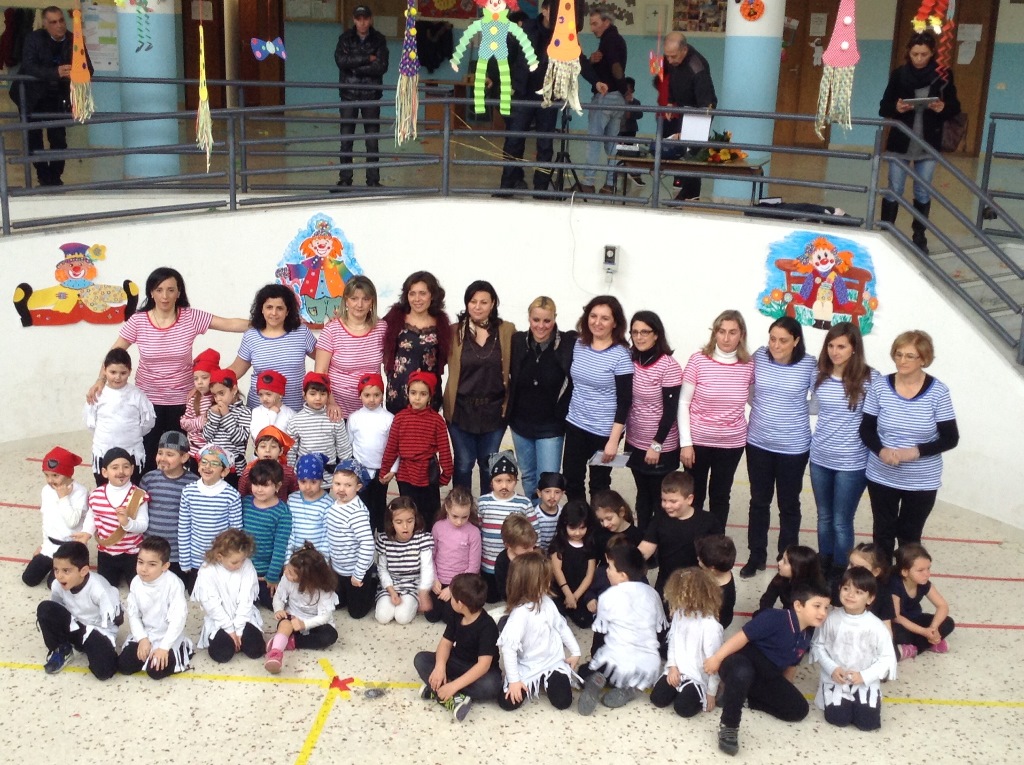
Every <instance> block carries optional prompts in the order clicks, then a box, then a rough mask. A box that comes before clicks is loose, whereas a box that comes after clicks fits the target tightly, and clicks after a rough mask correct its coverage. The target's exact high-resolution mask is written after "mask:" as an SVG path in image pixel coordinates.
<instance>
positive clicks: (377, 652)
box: [0, 432, 1024, 765]
mask: <svg viewBox="0 0 1024 765" xmlns="http://www.w3.org/2000/svg"><path fill="white" fill-rule="evenodd" d="M57 443H60V444H62V445H64V446H66V447H68V448H70V449H73V450H75V451H77V452H78V453H80V454H87V453H88V449H89V438H88V434H87V433H85V432H74V433H68V434H64V435H61V436H59V437H51V438H35V439H29V440H24V441H20V442H16V443H9V444H2V445H0V471H2V474H3V475H4V476H5V487H6V492H5V497H4V501H3V502H2V503H0V517H2V519H3V526H4V528H5V533H4V535H3V539H2V541H0V588H2V592H4V593H6V596H7V602H6V604H5V605H6V617H7V618H5V619H4V620H3V625H2V626H0V678H2V682H3V688H4V699H5V703H4V713H5V714H4V716H5V724H4V725H3V726H2V727H0V751H4V752H6V753H7V754H5V755H3V757H2V759H3V761H5V762H12V763H14V762H20V763H43V762H74V763H80V764H81V765H92V764H93V763H96V764H100V763H108V762H111V761H113V760H114V759H116V760H117V761H119V762H133V763H134V762H140V763H141V762H159V763H189V764H190V765H194V764H195V763H219V764H220V763H223V764H225V765H233V764H235V763H237V764H238V765H257V764H258V763H275V764H277V763H306V762H310V763H355V762H384V761H388V762H393V763H444V764H445V765H454V764H456V763H466V764H467V765H479V764H480V763H485V762H486V763H522V762H531V761H534V762H540V763H547V762H559V761H560V762H567V763H576V762H593V763H606V762H609V763H610V762H615V763H623V764H624V765H625V764H626V763H629V764H630V765H632V764H634V763H636V764H639V763H643V764H644V765H647V764H648V763H656V762H667V763H690V762H695V761H714V760H720V761H725V760H727V759H728V758H726V756H725V755H723V754H721V753H720V752H718V750H717V748H716V730H717V725H718V713H717V712H716V713H712V714H702V715H700V716H699V717H697V718H694V719H692V720H683V719H680V718H678V717H676V716H675V715H674V714H673V713H672V712H671V711H670V710H660V709H656V708H655V707H653V706H652V705H651V704H650V703H649V702H648V700H647V699H646V697H644V698H641V699H639V700H637V701H634V702H633V703H632V704H631V705H629V706H627V707H626V708H624V709H620V710H608V709H605V708H603V707H599V709H598V711H597V713H596V714H595V716H594V717H591V718H584V717H580V716H579V715H577V714H576V712H575V710H570V711H565V712H558V711H556V710H554V709H553V708H552V707H551V706H550V705H549V704H548V702H547V701H546V699H544V698H541V699H540V700H536V701H533V702H530V703H528V704H526V705H525V707H524V708H523V709H521V710H519V711H518V712H515V713H507V712H503V711H501V710H500V709H498V707H497V706H496V705H491V704H480V705H478V706H476V707H474V708H473V709H472V711H471V712H470V714H469V717H468V718H467V719H466V720H465V722H463V723H462V724H461V725H459V724H453V723H451V722H450V716H449V715H447V714H446V713H445V712H444V710H442V709H440V708H439V707H437V706H436V705H434V704H432V703H429V702H424V701H421V700H420V699H419V698H418V697H417V693H416V688H417V687H418V680H417V677H416V675H415V672H414V671H413V667H412V657H413V655H414V654H415V653H416V652H417V651H420V650H427V649H432V648H433V647H434V646H435V645H436V643H437V640H438V639H439V637H440V634H441V629H440V628H439V627H437V626H434V625H430V624H428V623H427V622H426V621H425V620H424V619H422V617H418V618H417V619H416V620H415V621H414V622H413V623H412V624H410V625H408V626H405V627H401V626H397V625H395V624H391V625H387V626H381V625H378V624H377V623H376V622H374V621H373V618H372V616H371V617H367V618H366V619H363V620H361V621H353V620H352V619H350V618H349V617H348V616H347V615H345V614H339V616H338V631H339V632H340V634H341V640H340V642H339V643H338V644H336V645H335V646H333V647H332V648H330V649H328V650H326V651H323V652H315V651H299V652H295V653H289V654H287V655H286V659H285V667H284V670H283V672H282V673H281V674H280V675H277V676H271V675H268V674H267V673H266V672H265V671H264V669H263V665H262V663H261V662H259V661H253V660H249V659H246V658H244V657H242V658H235V659H234V660H232V661H231V662H230V663H228V664H226V665H217V664H215V663H214V662H213V661H211V660H210V658H209V657H208V656H207V655H206V653H205V652H200V653H199V654H198V655H197V656H196V657H195V659H194V662H193V664H194V669H193V670H192V671H190V672H187V673H184V674H181V675H178V676H175V677H172V678H170V679H168V680H165V681H161V682H155V681H152V680H149V679H148V678H146V677H145V676H142V675H139V676H133V677H120V676H119V677H116V678H114V679H112V680H110V681H108V682H105V683H100V682H99V681H97V680H95V679H94V678H93V677H92V676H91V675H89V674H87V672H86V670H85V663H84V658H83V657H82V656H81V655H80V656H79V657H78V658H77V659H76V661H75V662H74V664H72V665H71V667H69V668H68V669H66V670H65V671H64V672H63V673H61V674H58V675H54V676H47V675H45V674H44V673H43V671H42V662H43V661H44V659H45V650H44V647H43V644H42V640H41V638H40V636H39V633H38V632H37V630H36V628H35V623H34V622H35V616H34V614H35V608H36V604H37V602H38V601H39V600H41V599H43V598H45V597H47V593H46V591H45V590H44V589H43V588H42V587H38V588H34V589H29V588H28V587H26V586H25V585H24V584H22V582H21V579H20V575H21V571H22V569H23V567H24V564H25V562H26V560H27V559H28V558H29V557H30V556H31V554H32V551H33V550H34V549H35V548H36V546H37V545H38V544H39V534H40V532H39V520H38V512H37V507H38V500H39V490H40V488H41V486H42V480H41V479H42V476H41V472H40V463H39V459H40V458H41V456H42V455H43V454H44V453H45V452H46V451H47V450H48V449H49V448H50V447H52V446H53V445H54V444H57ZM79 473H80V474H79V475H78V476H77V477H78V479H79V480H80V481H81V482H82V483H84V484H86V485H88V486H91V476H90V475H89V473H88V470H87V469H86V468H80V469H79ZM744 476H745V472H744V469H743V467H742V465H741V467H740V471H739V473H738V474H737V482H736V486H735V487H734V490H733V510H732V517H731V524H730V533H731V534H732V535H733V537H734V539H735V540H736V542H737V547H739V548H740V562H742V561H743V556H744V553H745V534H746V532H745V526H744V524H745V519H746V505H747V502H748V500H749V492H748V487H747V485H746V482H745V480H744V479H743V477H744ZM613 485H614V487H615V488H617V489H619V490H620V491H622V492H623V493H624V494H625V495H626V496H627V497H630V496H632V494H633V484H632V479H631V478H630V477H629V476H628V474H626V473H624V472H621V471H616V472H615V473H614V481H613ZM803 502H804V520H803V523H802V527H803V532H802V534H801V541H802V542H804V543H805V544H811V545H813V544H814V540H815V535H814V531H813V530H814V528H815V515H814V502H813V497H812V495H811V493H810V489H809V484H808V485H807V486H806V487H805V491H804V494H803ZM856 527H857V532H858V539H866V538H867V537H868V536H869V528H870V511H869V508H868V507H867V503H866V500H865V501H864V502H862V504H861V507H860V509H859V512H858V515H857V519H856ZM772 544H774V542H772ZM925 544H926V546H927V547H928V549H929V550H930V552H931V553H932V555H933V557H934V560H935V564H934V568H933V571H934V575H933V576H934V583H935V585H936V586H937V587H938V588H939V589H940V590H941V592H942V593H943V595H945V597H946V598H947V600H948V601H949V603H950V613H951V615H952V616H953V618H954V619H955V620H956V621H957V629H956V631H955V632H954V633H953V635H952V636H951V638H950V640H949V645H950V650H949V653H948V654H945V655H937V654H926V655H922V656H920V657H918V658H917V659H915V660H912V661H909V662H904V663H901V664H900V665H899V677H898V679H896V680H893V681H890V682H888V683H886V684H885V686H884V693H885V696H886V700H885V705H884V708H883V727H882V730H881V731H879V732H874V733H861V732H858V731H856V730H848V729H838V728H835V727H832V726H830V725H828V724H827V723H825V721H824V719H823V717H822V714H821V712H819V711H818V710H816V709H813V708H812V710H811V713H810V715H809V716H808V718H807V719H806V720H804V721H803V722H801V723H795V724H787V723H782V722H779V721H777V720H774V719H771V718H769V717H767V716H765V715H764V714H762V713H758V712H745V714H744V718H743V724H742V728H741V734H740V754H739V756H738V757H737V758H736V760H735V761H737V762H745V763H772V765H777V764H778V763H784V762H808V763H818V762H829V763H851V764H852V763H856V764H857V765H864V764H865V763H888V762H894V761H909V760H914V761H921V762H929V763H947V762H954V761H955V762H959V763H986V764H989V763H1011V764H1015V763H1019V762H1021V749H1020V742H1019V732H1020V730H1021V726H1022V724H1024V691H1022V685H1021V683H1020V682H1019V681H1017V680H1016V679H1015V677H1014V667H1019V666H1022V665H1024V643H1022V642H1021V640H1020V636H1021V634H1022V633H1021V630H1024V609H1022V608H1021V606H1022V604H1024V597H1022V595H1024V566H1022V565H1021V560H1022V552H1024V531H1022V530H1020V529H1015V528H1011V527H1008V526H1006V525H1003V524H1000V523H997V522H995V521H992V520H989V519H987V518H985V517H982V516H979V515H977V514H975V513H972V512H971V511H970V510H968V509H961V508H956V507H952V506H950V505H947V504H944V503H942V502H941V501H940V502H939V505H938V507H937V508H936V510H935V512H934V514H933V515H932V518H931V520H930V522H929V524H928V526H927V528H926V538H925ZM771 575H772V571H771V570H769V571H768V572H764V573H761V574H760V575H758V576H757V577H756V578H754V579H752V580H749V581H744V580H739V579H738V580H737V581H738V602H737V618H736V621H735V622H734V624H733V626H732V627H731V629H730V630H729V632H728V633H727V634H731V633H732V632H734V631H735V630H736V629H738V628H739V627H740V626H741V625H742V624H743V623H744V622H745V621H746V618H747V616H748V615H749V613H750V612H751V610H752V609H753V608H754V606H755V604H756V602H757V599H758V598H759V596H760V594H761V592H762V591H763V589H764V587H765V586H766V585H767V583H768V580H769V577H770V576H771ZM123 594H124V593H123ZM199 625H200V615H199V610H198V606H196V604H192V606H191V613H190V617H189V622H188V631H189V634H190V635H192V636H193V637H194V636H196V634H197V633H198V631H199ZM125 633H126V628H124V627H123V628H122V630H121V637H122V639H123V637H124V636H125ZM577 634H578V636H579V638H580V643H581V645H583V646H584V647H586V646H589V644H590V638H589V635H583V634H582V633H580V632H579V631H577ZM586 655H587V651H586V650H584V656H586ZM817 676H818V670H817V667H815V666H807V665H806V664H805V665H803V666H801V667H800V670H799V672H798V675H797V685H798V686H799V687H800V689H801V690H803V691H804V692H805V693H807V694H812V693H813V690H814V687H815V682H816V678H817Z"/></svg>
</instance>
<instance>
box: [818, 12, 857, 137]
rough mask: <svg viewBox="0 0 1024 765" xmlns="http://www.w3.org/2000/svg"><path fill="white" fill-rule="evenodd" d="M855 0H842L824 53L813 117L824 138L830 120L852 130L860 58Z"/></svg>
mask: <svg viewBox="0 0 1024 765" xmlns="http://www.w3.org/2000/svg"><path fill="white" fill-rule="evenodd" d="M856 13H857V8H856V3H855V0H839V13H838V15H837V16H836V25H835V27H833V28H832V37H831V39H830V40H829V41H828V48H826V49H825V55H824V56H822V62H823V63H824V64H825V71H824V72H823V73H822V75H821V87H820V89H819V90H818V115H817V118H816V119H815V120H814V132H815V133H817V135H818V138H820V139H822V140H825V136H824V135H822V131H823V130H824V129H825V128H826V127H827V126H828V124H829V123H830V122H838V123H839V124H840V125H842V126H843V127H844V128H846V129H847V130H849V129H850V128H851V127H853V125H852V124H851V123H850V117H851V114H850V99H851V98H852V96H853V72H854V68H855V67H856V66H857V62H858V61H860V53H859V52H858V50H857V23H856Z"/></svg>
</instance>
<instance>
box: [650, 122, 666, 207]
mask: <svg viewBox="0 0 1024 765" xmlns="http://www.w3.org/2000/svg"><path fill="white" fill-rule="evenodd" d="M664 125H665V115H664V114H661V113H660V112H659V113H658V115H657V117H656V118H655V120H654V165H653V166H652V167H651V183H653V184H654V188H653V189H651V209H654V210H657V209H658V205H659V204H661V199H660V197H661V132H662V128H663V127H664Z"/></svg>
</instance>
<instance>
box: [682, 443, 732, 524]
mask: <svg viewBox="0 0 1024 765" xmlns="http://www.w3.org/2000/svg"><path fill="white" fill-rule="evenodd" d="M693 452H694V460H693V467H691V468H687V470H686V472H688V473H689V474H690V475H692V476H693V483H694V486H693V507H694V509H695V510H703V509H704V499H705V498H706V499H707V500H708V510H709V511H710V512H711V514H712V515H713V516H714V517H715V520H716V521H717V529H716V531H715V533H716V534H724V533H725V526H726V524H727V523H728V522H729V500H730V497H731V496H732V481H733V478H734V477H735V476H736V468H737V467H738V466H739V464H740V458H741V457H742V456H743V447H742V446H737V447H735V448H720V447H717V446H697V445H694V447H693ZM709 476H710V480H709Z"/></svg>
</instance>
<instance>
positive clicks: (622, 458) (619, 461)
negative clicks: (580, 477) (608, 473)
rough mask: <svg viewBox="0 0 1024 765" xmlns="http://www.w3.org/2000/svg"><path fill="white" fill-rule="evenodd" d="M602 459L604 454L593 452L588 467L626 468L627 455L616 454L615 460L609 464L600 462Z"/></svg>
mask: <svg viewBox="0 0 1024 765" xmlns="http://www.w3.org/2000/svg"><path fill="white" fill-rule="evenodd" d="M603 459H604V452H594V456H593V457H591V458H590V462H588V463H587V464H588V465H597V466H598V467H613V468H614V467H626V463H627V462H628V461H629V455H628V454H616V455H615V459H613V460H612V461H611V462H602V460H603Z"/></svg>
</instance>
